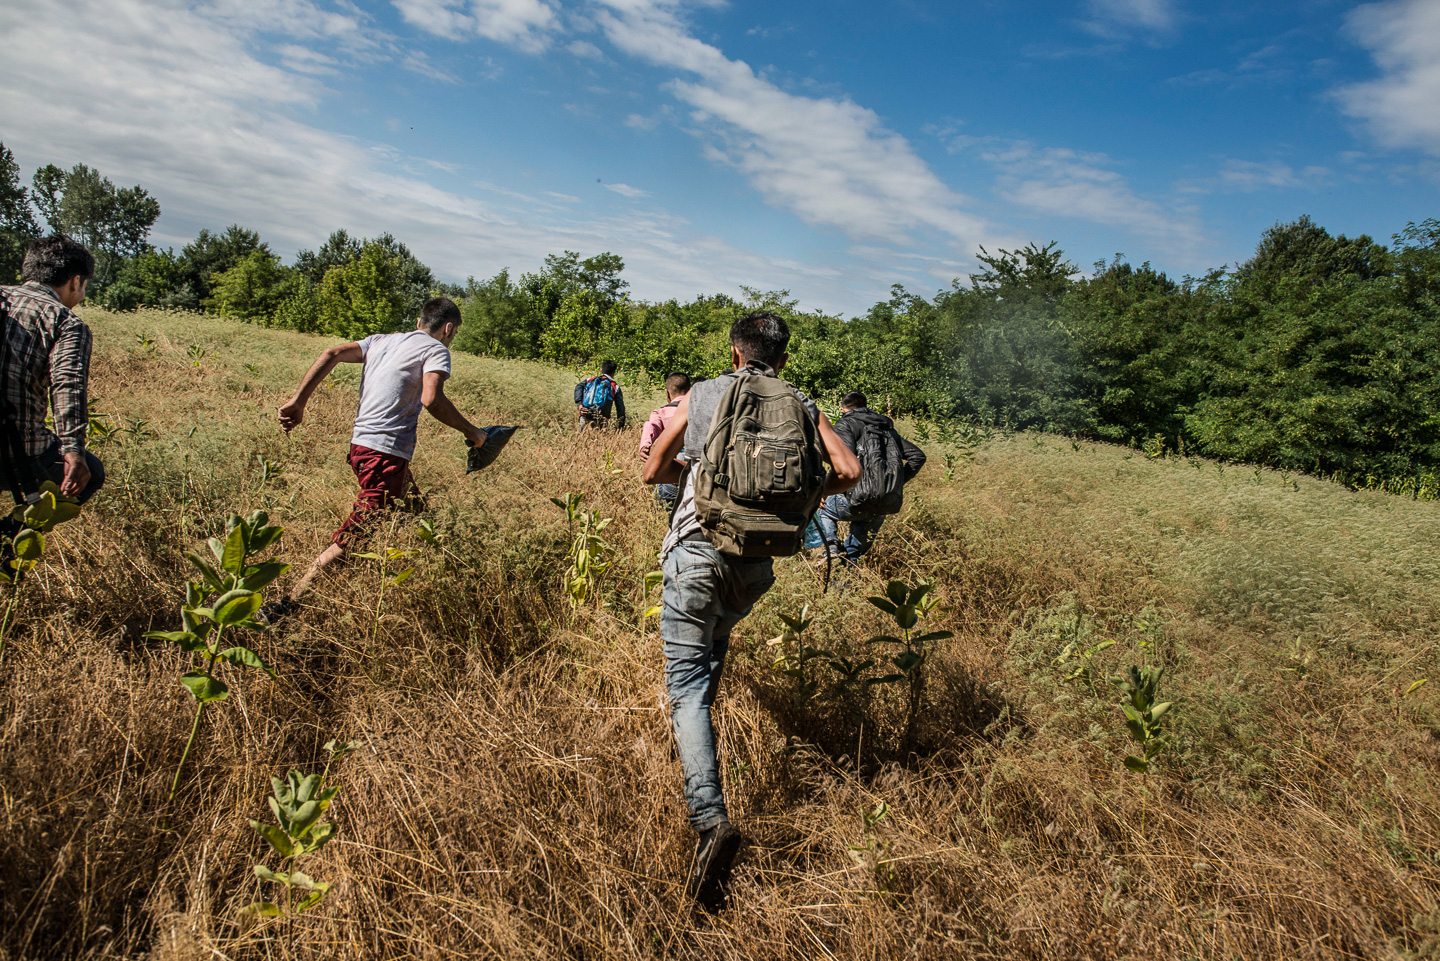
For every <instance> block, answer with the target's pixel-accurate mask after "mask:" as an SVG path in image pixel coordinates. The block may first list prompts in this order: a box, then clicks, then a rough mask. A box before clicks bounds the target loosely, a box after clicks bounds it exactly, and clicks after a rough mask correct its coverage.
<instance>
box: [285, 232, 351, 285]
mask: <svg viewBox="0 0 1440 961" xmlns="http://www.w3.org/2000/svg"><path fill="white" fill-rule="evenodd" d="M363 246H364V241H363V240H361V238H359V237H351V236H350V234H349V233H348V232H347V231H346V230H345V229H344V228H341V229H340V230H337V231H335V232H333V233H332V234H330V236H329V237H327V238H325V242H324V243H323V244H321V245H320V249H319V250H314V251H311V250H302V251H300V252H299V253H297V254H296V255H295V269H296V270H298V271H300V273H302V274H304V275H305V277H306V279H307V280H309V281H310V283H312V284H319V283H320V282H321V281H323V280H324V279H325V272H326V271H327V270H329V269H330V268H331V267H343V266H344V265H345V264H348V263H350V261H352V260H354V259H355V258H356V257H358V256H360V249H361V248H362V247H363Z"/></svg>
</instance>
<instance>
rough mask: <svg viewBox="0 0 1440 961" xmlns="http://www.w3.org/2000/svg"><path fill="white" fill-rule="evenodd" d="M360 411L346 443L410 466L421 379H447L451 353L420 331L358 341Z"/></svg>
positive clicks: (374, 335)
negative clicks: (434, 375) (432, 376)
mask: <svg viewBox="0 0 1440 961" xmlns="http://www.w3.org/2000/svg"><path fill="white" fill-rule="evenodd" d="M360 353H361V354H363V355H364V356H365V367H364V369H363V370H362V372H361V374H360V408H359V410H357V411H356V412H355V430H354V431H353V432H352V433H351V434H350V443H352V444H358V445H359V446H361V447H368V448H370V449H371V450H378V451H381V452H382V453H386V454H394V455H395V456H396V457H403V458H405V459H406V460H410V459H411V458H412V457H414V456H415V425H416V423H417V422H418V421H419V420H420V406H421V404H420V393H421V389H422V387H423V386H424V380H425V375H426V374H428V373H430V372H432V371H439V372H440V373H442V374H444V375H445V377H447V378H448V377H449V376H450V350H449V348H447V347H446V346H445V345H444V344H442V343H440V341H438V340H436V339H435V338H434V337H431V336H430V335H429V334H428V333H426V332H425V331H423V330H411V331H407V332H405V333H403V334H371V335H370V336H369V337H366V338H365V339H364V340H362V341H360Z"/></svg>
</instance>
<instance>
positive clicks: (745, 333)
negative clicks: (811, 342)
mask: <svg viewBox="0 0 1440 961" xmlns="http://www.w3.org/2000/svg"><path fill="white" fill-rule="evenodd" d="M730 343H731V344H732V345H733V346H734V348H735V349H736V350H738V351H740V356H741V357H743V358H744V359H745V360H746V361H749V362H752V363H757V364H764V365H765V366H766V367H774V366H775V365H776V364H778V363H780V358H781V357H784V356H785V348H786V347H789V346H790V328H789V327H788V326H787V325H786V324H785V321H784V320H783V319H781V318H780V317H778V316H776V315H775V314H772V313H771V312H770V311H768V310H757V311H755V312H754V313H750V314H746V315H745V316H744V317H741V318H740V319H739V320H737V321H735V323H733V324H731V325H730Z"/></svg>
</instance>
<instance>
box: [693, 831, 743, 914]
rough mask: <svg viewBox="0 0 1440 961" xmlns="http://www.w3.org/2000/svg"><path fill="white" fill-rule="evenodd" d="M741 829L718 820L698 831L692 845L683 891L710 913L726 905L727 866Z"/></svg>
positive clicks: (728, 866) (728, 877)
mask: <svg viewBox="0 0 1440 961" xmlns="http://www.w3.org/2000/svg"><path fill="white" fill-rule="evenodd" d="M741 840H742V838H741V835H740V832H739V831H737V830H735V826H734V825H733V824H731V823H730V822H729V821H721V822H719V823H718V824H716V825H715V826H714V827H712V828H710V830H708V831H702V832H701V833H700V840H699V842H698V843H697V844H696V845H695V862H694V865H693V866H692V868H691V874H690V883H689V885H687V886H686V893H687V894H689V895H690V897H692V898H694V899H695V900H696V901H697V902H699V904H700V907H701V908H703V909H705V910H706V911H709V912H711V913H712V914H713V913H714V912H716V911H719V910H720V909H722V908H723V907H724V906H725V897H726V895H727V894H728V893H729V887H730V866H731V865H732V864H734V863H735V855H736V853H738V852H739V850H740V842H741Z"/></svg>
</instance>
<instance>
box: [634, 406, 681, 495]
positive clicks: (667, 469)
mask: <svg viewBox="0 0 1440 961" xmlns="http://www.w3.org/2000/svg"><path fill="white" fill-rule="evenodd" d="M689 423H690V395H689V394H686V395H685V396H684V397H681V398H680V403H679V404H677V405H676V407H675V416H674V417H671V418H670V423H669V424H667V425H665V429H664V430H663V431H661V432H660V436H659V437H657V438H655V442H654V443H653V444H651V445H650V456H649V457H647V458H645V468H644V470H643V471H641V474H640V479H641V480H643V481H644V482H645V483H647V484H676V483H679V481H680V474H681V472H682V471H683V470H684V469H685V468H684V466H683V465H682V464H681V463H680V461H678V460H676V458H678V457H679V456H680V452H681V451H682V450H684V448H685V427H686V425H688V424H689Z"/></svg>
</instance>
